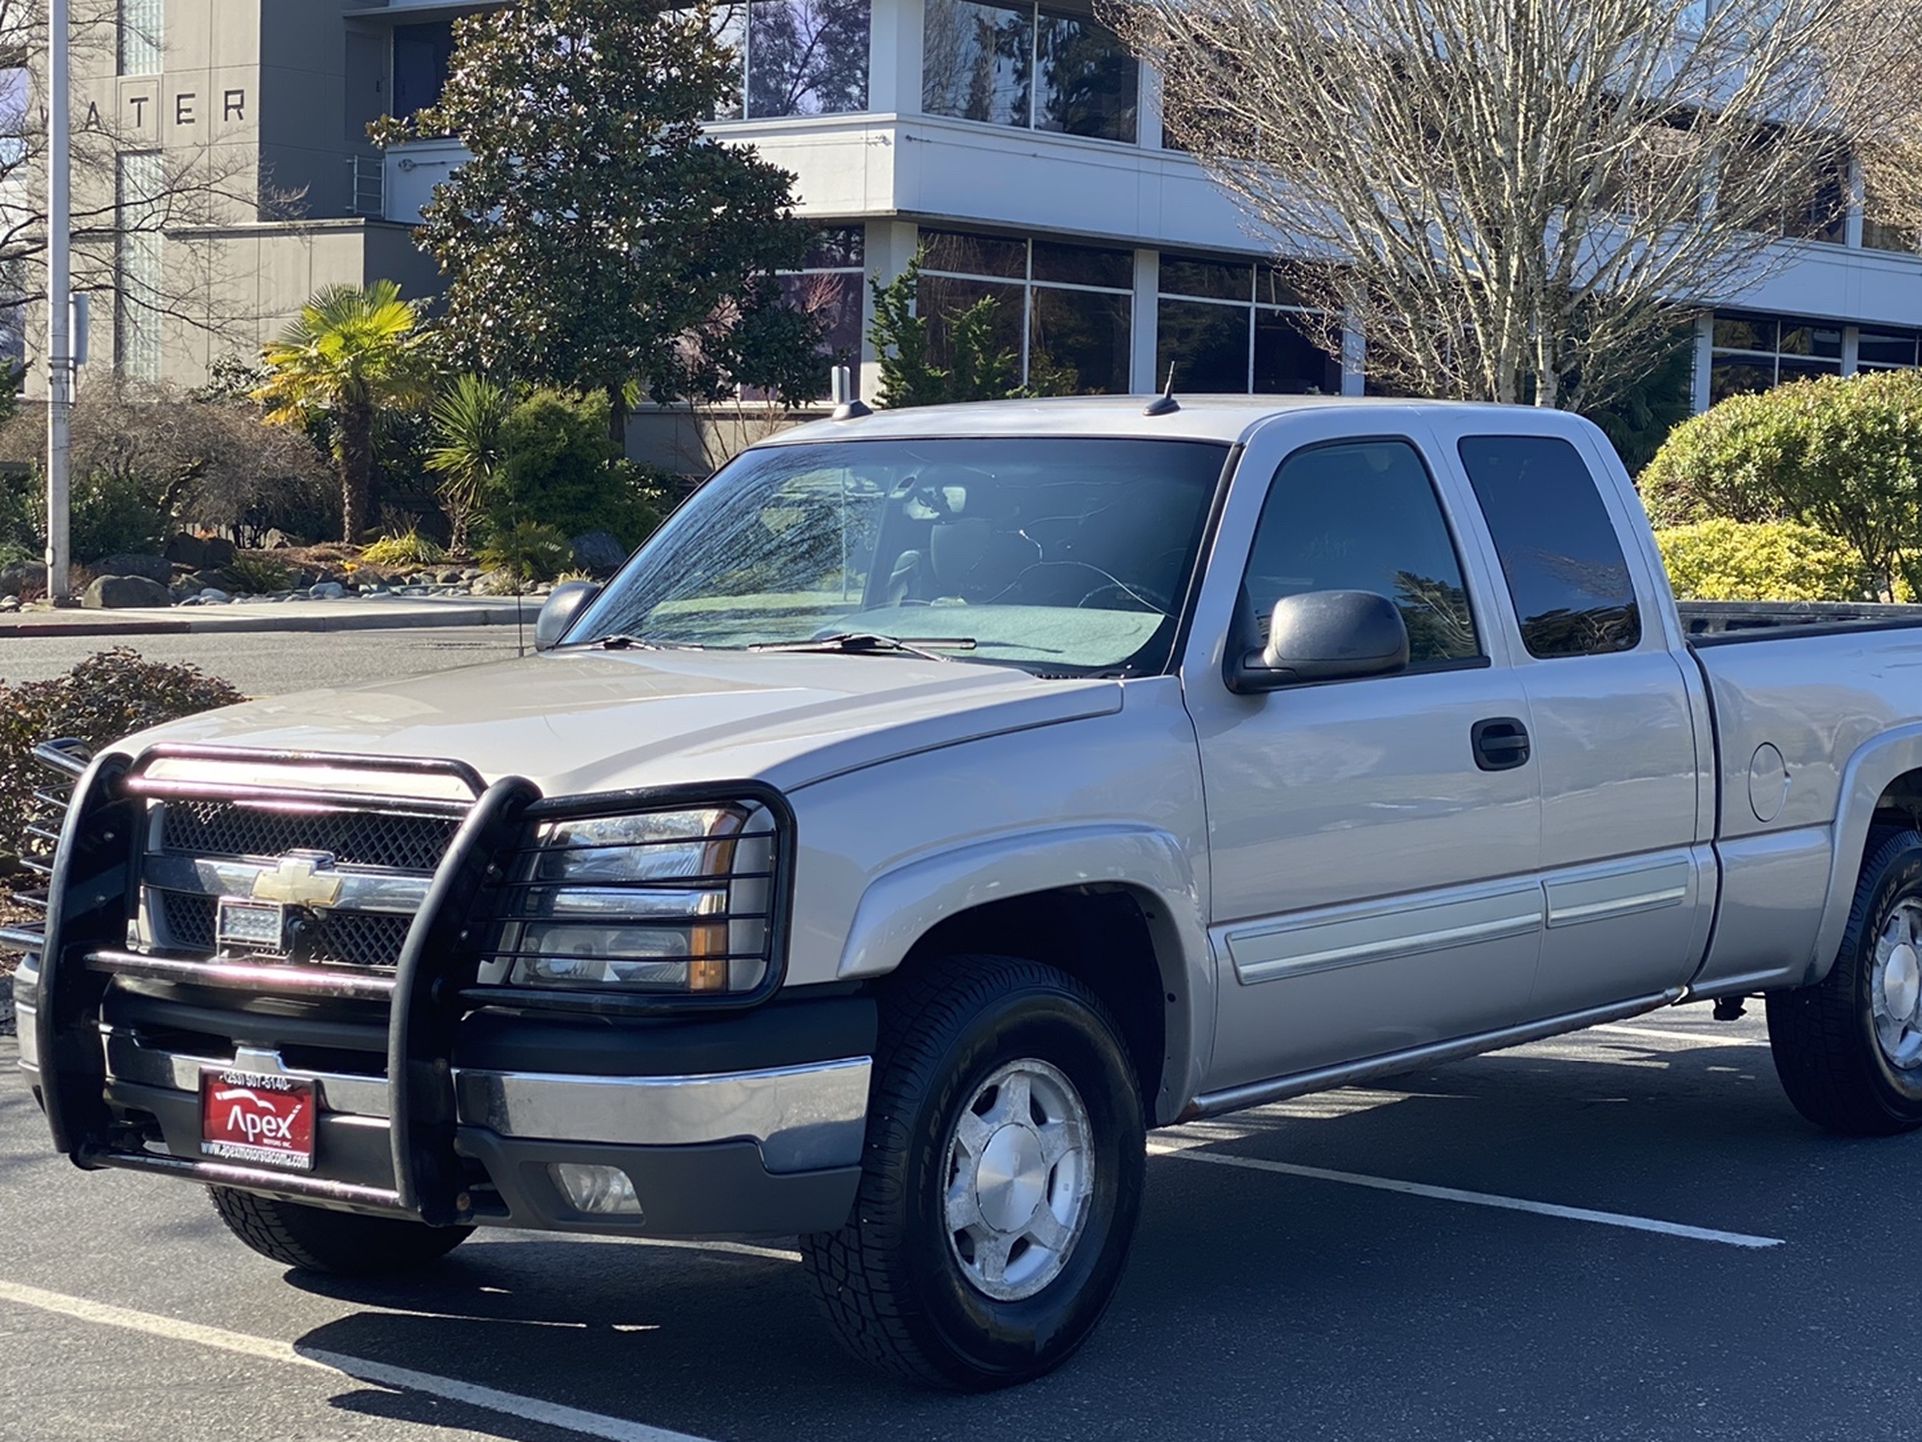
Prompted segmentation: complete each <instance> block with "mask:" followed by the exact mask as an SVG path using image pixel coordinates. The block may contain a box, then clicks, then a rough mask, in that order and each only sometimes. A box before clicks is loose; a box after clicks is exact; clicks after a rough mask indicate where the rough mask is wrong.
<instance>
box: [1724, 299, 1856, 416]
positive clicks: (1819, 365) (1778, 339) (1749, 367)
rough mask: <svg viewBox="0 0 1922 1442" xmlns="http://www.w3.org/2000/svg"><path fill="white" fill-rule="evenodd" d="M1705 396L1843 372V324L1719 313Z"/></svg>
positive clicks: (1759, 389)
mask: <svg viewBox="0 0 1922 1442" xmlns="http://www.w3.org/2000/svg"><path fill="white" fill-rule="evenodd" d="M1709 365H1710V370H1709V400H1710V401H1711V402H1713V401H1719V400H1721V399H1722V398H1723V397H1724V396H1732V395H1740V394H1742V393H1744V392H1747V391H1765V390H1767V389H1768V388H1769V387H1770V386H1775V385H1780V384H1781V383H1782V382H1783V381H1792V380H1801V379H1803V378H1805V377H1809V376H1825V375H1827V376H1832V375H1840V374H1841V373H1842V327H1841V326H1839V325H1828V324H1825V323H1824V322H1822V321H1818V320H1806V319H1802V318H1800V317H1796V316H1773V315H1749V314H1746V313H1743V312H1739V311H1723V312H1721V313H1718V314H1717V315H1716V317H1715V342H1714V351H1713V354H1712V356H1711V358H1710V362H1709Z"/></svg>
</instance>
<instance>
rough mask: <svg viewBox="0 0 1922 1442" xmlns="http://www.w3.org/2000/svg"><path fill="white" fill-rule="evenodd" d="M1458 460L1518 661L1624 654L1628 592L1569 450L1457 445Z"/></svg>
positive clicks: (1542, 445)
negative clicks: (1484, 533)
mask: <svg viewBox="0 0 1922 1442" xmlns="http://www.w3.org/2000/svg"><path fill="white" fill-rule="evenodd" d="M1460 451H1461V458H1462V466H1463V467H1464V468H1465V469H1466V470H1467V472H1468V480H1469V483H1470V484H1471V485H1473V486H1474V488H1475V499H1476V500H1478V501H1479V502H1481V508H1482V515H1483V517H1484V518H1485V519H1486V520H1487V522H1488V530H1489V534H1490V535H1491V536H1493V537H1494V540H1495V553H1496V554H1497V555H1498V556H1500V557H1501V562H1502V574H1503V575H1504V576H1505V577H1507V579H1508V594H1509V596H1510V598H1512V599H1513V601H1514V602H1515V614H1516V616H1517V617H1519V618H1520V620H1521V626H1522V644H1523V645H1525V646H1527V647H1528V654H1529V655H1531V656H1539V657H1542V658H1545V659H1546V658H1552V657H1556V656H1596V655H1602V654H1605V653H1607V652H1610V651H1630V650H1633V649H1634V648H1635V646H1636V645H1637V644H1638V643H1639V642H1640V641H1641V639H1642V613H1641V609H1640V607H1638V606H1637V605H1636V603H1635V583H1634V581H1633V580H1632V579H1630V577H1629V572H1628V560H1627V558H1626V557H1624V556H1623V555H1622V545H1621V542H1620V541H1619V540H1617V539H1616V536H1615V526H1614V523H1613V522H1611V521H1610V520H1609V518H1608V508H1607V507H1606V506H1605V505H1603V504H1602V497H1601V493H1600V492H1599V491H1597V490H1596V489H1595V478H1594V476H1592V475H1590V474H1589V470H1588V467H1587V466H1585V465H1584V464H1582V458H1581V455H1580V454H1579V453H1578V452H1577V451H1576V449H1575V447H1573V446H1572V445H1570V444H1569V443H1568V442H1567V441H1565V440H1562V439H1561V438H1560V437H1558V436H1464V437H1463V438H1462V441H1461V445H1460Z"/></svg>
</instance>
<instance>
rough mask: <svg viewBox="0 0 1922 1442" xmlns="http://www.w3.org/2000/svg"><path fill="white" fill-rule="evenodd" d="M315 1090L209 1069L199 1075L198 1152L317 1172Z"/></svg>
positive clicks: (298, 1082)
mask: <svg viewBox="0 0 1922 1442" xmlns="http://www.w3.org/2000/svg"><path fill="white" fill-rule="evenodd" d="M318 1106H319V1100H318V1097H317V1095H316V1093H315V1089H314V1084H313V1083H312V1082H311V1081H304V1080H299V1079H296V1078H294V1077H284V1076H271V1075H268V1074H265V1073H262V1072H251V1071H224V1070H221V1069H219V1068H216V1067H209V1068H208V1069H207V1070H205V1071H203V1072H201V1074H200V1150H201V1151H203V1152H205V1153H206V1154H207V1155H208V1156H210V1157H218V1158H220V1160H222V1161H227V1162H252V1163H253V1164H255V1165H256V1166H263V1167H282V1168H284V1169H286V1170H287V1171H292V1172H311V1171H312V1170H313V1169H314V1114H315V1112H316V1110H317V1109H318Z"/></svg>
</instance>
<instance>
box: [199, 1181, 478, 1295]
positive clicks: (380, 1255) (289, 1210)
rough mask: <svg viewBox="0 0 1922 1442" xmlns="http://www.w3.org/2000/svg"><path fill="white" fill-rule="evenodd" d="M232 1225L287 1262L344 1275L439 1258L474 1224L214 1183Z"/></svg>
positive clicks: (217, 1203) (264, 1252) (406, 1267)
mask: <svg viewBox="0 0 1922 1442" xmlns="http://www.w3.org/2000/svg"><path fill="white" fill-rule="evenodd" d="M208 1193H209V1195H210V1196H211V1197H212V1198H213V1204H214V1211H215V1212H217V1213H218V1214H219V1216H220V1220H221V1221H223V1222H225V1223H226V1224H227V1230H228V1231H230V1232H232V1233H233V1234H234V1235H235V1236H236V1237H238V1238H240V1240H241V1241H243V1242H245V1243H246V1244H247V1245H248V1246H250V1247H252V1248H253V1249H254V1250H255V1251H256V1252H259V1253H260V1255H261V1256H263V1257H271V1258H273V1259H274V1260H275V1261H276V1262H279V1263H280V1264H281V1265H282V1266H287V1267H299V1268H301V1269H302V1270H304V1271H309V1272H327V1273H331V1274H333V1275H334V1276H340V1277H365V1276H374V1275H378V1274H381V1273H386V1272H407V1271H412V1270H414V1269H415V1268H418V1267H425V1266H428V1265H429V1264H431V1263H433V1262H438V1261H439V1260H440V1259H441V1258H442V1257H444V1256H446V1255H447V1254H448V1253H449V1252H451V1251H453V1250H454V1248H455V1247H457V1246H459V1245H460V1244H461V1243H462V1242H464V1241H466V1240H467V1238H468V1236H469V1235H471V1234H472V1232H473V1230H474V1229H473V1228H472V1227H430V1226H428V1225H426V1224H425V1223H424V1222H412V1221H408V1220H406V1219H405V1218H402V1217H368V1216H363V1215H361V1214H360V1213H359V1212H334V1211H329V1210H328V1209H327V1208H325V1207H310V1206H305V1205H303V1204H301V1203H299V1202H286V1201H282V1200H281V1199H280V1198H278V1197H262V1196H256V1195H255V1194H254V1193H252V1192H240V1191H235V1190H234V1189H233V1188H231V1187H210V1188H208Z"/></svg>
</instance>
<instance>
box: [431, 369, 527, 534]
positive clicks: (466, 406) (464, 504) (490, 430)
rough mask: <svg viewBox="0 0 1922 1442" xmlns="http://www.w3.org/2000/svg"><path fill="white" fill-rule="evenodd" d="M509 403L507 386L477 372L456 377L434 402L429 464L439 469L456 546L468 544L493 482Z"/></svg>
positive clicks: (443, 508)
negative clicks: (474, 521)
mask: <svg viewBox="0 0 1922 1442" xmlns="http://www.w3.org/2000/svg"><path fill="white" fill-rule="evenodd" d="M509 409H511V404H510V402H509V400H508V396H507V392H506V390H505V389H504V388H502V387H501V386H498V385H496V384H494V382H492V381H490V380H483V379H482V378H481V377H479V376H476V375H463V376H460V377H458V378H457V379H456V380H455V381H454V384H453V385H452V386H451V387H450V388H449V389H448V390H446V391H443V392H442V393H441V397H440V399H439V400H437V401H435V402H434V414H433V422H434V448H433V449H432V450H431V451H429V452H428V453H427V469H428V470H430V471H438V472H439V473H440V475H441V478H442V479H441V483H440V503H441V509H442V510H444V511H446V512H447V524H448V526H449V528H450V529H451V530H452V532H453V536H452V539H451V545H452V548H453V549H454V550H455V551H458V552H462V553H464V552H465V551H466V550H467V531H468V527H469V526H470V525H471V524H472V523H473V519H474V515H475V513H476V512H478V511H479V510H480V508H481V505H482V503H483V502H484V500H485V499H486V495H487V491H488V489H489V488H490V487H491V486H492V485H493V484H494V473H495V471H496V470H498V469H499V467H500V463H501V425H502V423H503V422H504V421H506V419H507V412H508V411H509Z"/></svg>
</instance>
